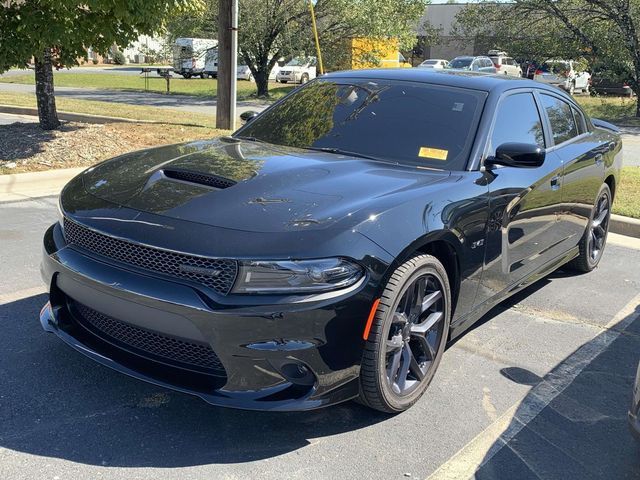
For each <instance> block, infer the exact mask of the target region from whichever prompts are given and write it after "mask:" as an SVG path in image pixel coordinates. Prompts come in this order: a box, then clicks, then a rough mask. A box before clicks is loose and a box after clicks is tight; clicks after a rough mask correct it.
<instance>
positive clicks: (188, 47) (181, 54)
mask: <svg viewBox="0 0 640 480" xmlns="http://www.w3.org/2000/svg"><path fill="white" fill-rule="evenodd" d="M217 47H218V41H217V40H211V39H207V38H177V39H176V42H175V43H174V45H173V71H174V72H175V73H177V74H178V75H182V76H183V77H184V78H191V77H196V76H200V77H201V78H205V77H206V76H210V77H214V76H216V74H217V71H218V68H217V65H218V54H217ZM213 50H215V59H214V55H213V53H212V51H213ZM207 57H208V58H207ZM207 60H209V61H208V62H207Z"/></svg>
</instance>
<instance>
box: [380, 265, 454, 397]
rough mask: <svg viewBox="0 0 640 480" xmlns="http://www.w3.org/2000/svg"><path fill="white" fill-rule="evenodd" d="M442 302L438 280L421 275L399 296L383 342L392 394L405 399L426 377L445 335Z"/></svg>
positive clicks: (441, 292)
mask: <svg viewBox="0 0 640 480" xmlns="http://www.w3.org/2000/svg"><path fill="white" fill-rule="evenodd" d="M444 302H445V299H444V296H443V286H442V285H441V283H440V281H439V280H438V278H437V277H435V276H434V275H431V274H424V275H421V276H419V277H418V278H416V279H415V280H413V282H411V284H409V286H408V287H407V288H406V290H405V292H404V294H403V295H402V296H401V298H400V301H399V302H398V306H397V307H396V309H395V311H394V313H393V317H392V320H391V326H390V328H389V334H388V336H387V341H386V365H385V367H386V374H387V382H388V384H389V387H390V388H391V390H392V391H393V392H394V393H396V394H397V395H400V396H404V395H408V394H410V393H411V392H413V391H414V390H415V389H416V388H417V387H418V385H419V384H420V382H422V380H423V379H424V378H425V377H427V376H428V373H429V370H430V369H431V368H432V366H433V364H434V360H435V359H436V354H437V351H438V345H440V341H441V339H442V335H443V334H444V324H445V322H444V320H445V314H444V312H445V305H444Z"/></svg>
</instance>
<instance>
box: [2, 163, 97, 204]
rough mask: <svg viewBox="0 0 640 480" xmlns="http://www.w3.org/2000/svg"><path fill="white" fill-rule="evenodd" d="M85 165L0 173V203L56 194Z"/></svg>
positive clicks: (83, 168)
mask: <svg viewBox="0 0 640 480" xmlns="http://www.w3.org/2000/svg"><path fill="white" fill-rule="evenodd" d="M83 170H86V167H80V168H65V169H61V170H49V171H48V172H33V173H15V174H9V175H0V203H1V202H15V201H19V200H28V199H34V198H38V197H47V196H50V195H58V194H59V193H60V190H62V187H64V186H65V184H66V183H67V182H68V181H69V180H71V179H72V178H73V177H75V176H76V175H77V174H79V173H80V172H82V171H83Z"/></svg>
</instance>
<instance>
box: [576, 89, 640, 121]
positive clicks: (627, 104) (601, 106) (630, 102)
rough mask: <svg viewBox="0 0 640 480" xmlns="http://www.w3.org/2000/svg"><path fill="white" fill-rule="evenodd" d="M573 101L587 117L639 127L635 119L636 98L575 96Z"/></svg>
mask: <svg viewBox="0 0 640 480" xmlns="http://www.w3.org/2000/svg"><path fill="white" fill-rule="evenodd" d="M575 100H576V101H577V102H578V103H579V104H580V105H582V108H584V110H585V112H587V115H589V116H590V117H594V118H600V119H602V120H607V121H610V122H611V123H614V124H620V125H626V126H640V118H638V117H636V116H635V114H636V103H637V99H636V98H627V97H614V96H600V97H588V96H582V95H580V96H576V97H575Z"/></svg>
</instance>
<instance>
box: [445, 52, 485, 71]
mask: <svg viewBox="0 0 640 480" xmlns="http://www.w3.org/2000/svg"><path fill="white" fill-rule="evenodd" d="M449 68H453V69H456V70H471V71H473V72H485V73H496V72H497V70H496V67H495V65H494V64H493V62H492V61H491V59H490V58H489V57H485V56H477V57H473V56H469V55H463V56H460V57H456V58H454V59H453V60H451V62H449Z"/></svg>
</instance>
